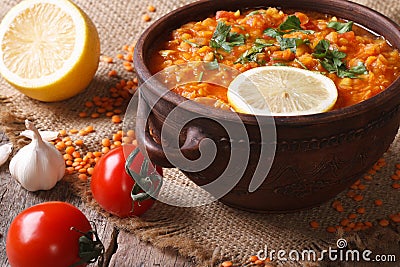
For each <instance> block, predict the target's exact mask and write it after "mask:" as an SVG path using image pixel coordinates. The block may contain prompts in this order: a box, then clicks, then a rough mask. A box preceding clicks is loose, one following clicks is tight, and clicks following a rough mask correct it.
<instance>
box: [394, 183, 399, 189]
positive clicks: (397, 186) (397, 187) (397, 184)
mask: <svg viewBox="0 0 400 267" xmlns="http://www.w3.org/2000/svg"><path fill="white" fill-rule="evenodd" d="M392 187H393V188H394V189H399V188H400V183H393V184H392Z"/></svg>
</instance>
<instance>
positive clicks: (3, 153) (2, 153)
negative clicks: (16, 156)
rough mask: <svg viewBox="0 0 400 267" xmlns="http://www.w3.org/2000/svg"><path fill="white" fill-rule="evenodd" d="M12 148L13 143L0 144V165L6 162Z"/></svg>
mask: <svg viewBox="0 0 400 267" xmlns="http://www.w3.org/2000/svg"><path fill="white" fill-rule="evenodd" d="M12 149H13V145H12V144H11V143H8V144H3V145H1V146H0V166H1V165H3V164H4V163H6V161H7V159H8V157H9V156H10V155H11V152H12Z"/></svg>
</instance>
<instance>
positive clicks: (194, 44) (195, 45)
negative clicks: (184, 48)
mask: <svg viewBox="0 0 400 267" xmlns="http://www.w3.org/2000/svg"><path fill="white" fill-rule="evenodd" d="M182 41H184V42H185V43H188V44H190V45H191V46H192V47H202V45H199V44H196V43H195V42H192V41H189V40H188V39H182Z"/></svg>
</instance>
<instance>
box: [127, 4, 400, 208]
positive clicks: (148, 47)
mask: <svg viewBox="0 0 400 267" xmlns="http://www.w3.org/2000/svg"><path fill="white" fill-rule="evenodd" d="M260 7H265V8H266V7H278V8H282V9H283V10H286V9H290V10H302V11H316V12H320V13H325V14H330V15H335V16H337V17H340V18H343V19H348V20H351V21H354V22H356V23H358V24H360V25H363V26H364V27H366V28H367V29H369V30H371V31H373V32H375V33H377V34H379V35H382V36H384V37H385V38H386V39H387V40H388V42H390V44H391V45H392V46H394V47H395V48H397V49H400V27H399V26H398V25H397V24H396V23H394V22H392V21H391V20H390V19H388V18H386V17H385V16H383V15H382V14H380V13H378V12H376V11H374V10H371V9H370V8H367V7H365V6H362V5H359V4H356V3H353V2H348V1H343V0H319V1H314V0H297V1H282V0H253V1H242V0H225V1H214V0H203V1H198V2H195V3H192V4H189V5H186V6H184V7H181V8H179V9H176V10H174V11H172V12H171V13H169V14H167V15H166V16H164V17H162V18H161V19H159V20H158V21H156V22H155V23H153V24H152V25H151V26H150V27H149V28H148V29H147V30H146V31H144V32H143V34H142V35H141V37H140V39H139V40H138V42H137V44H136V47H135V55H134V65H135V69H136V71H137V75H138V77H139V79H140V81H141V82H144V81H147V80H149V78H150V77H151V76H152V75H153V74H152V73H151V72H150V66H151V64H152V62H151V60H150V58H151V54H152V53H154V49H155V48H156V46H155V44H157V43H159V42H161V41H162V40H165V38H167V36H168V34H169V33H170V32H171V31H172V30H174V29H176V28H179V27H180V26H181V25H183V24H184V23H186V22H189V21H198V20H203V19H205V18H206V17H208V16H210V15H212V14H215V12H216V11H218V10H229V11H236V10H238V9H241V10H243V9H249V8H250V9H251V8H260ZM162 87H163V86H162V85H160V84H158V83H149V84H148V85H147V86H146V90H142V91H141V94H140V98H141V99H142V100H144V103H149V102H152V101H156V103H155V105H154V106H153V105H151V112H150V115H149V116H148V117H147V118H146V131H144V133H143V134H139V135H138V141H139V142H140V143H141V144H142V145H143V146H144V147H145V148H146V150H147V152H148V155H149V157H150V158H151V160H152V161H154V162H155V163H156V164H159V165H161V166H163V167H178V168H180V169H183V170H184V171H183V172H184V173H185V175H187V177H189V178H190V179H191V180H192V181H194V182H195V183H196V184H198V185H206V184H210V183H211V182H213V181H215V180H216V179H218V178H219V177H220V175H221V174H222V173H223V172H224V170H225V169H226V168H227V166H228V164H229V160H230V157H231V155H233V154H234V155H237V154H239V155H240V154H241V153H243V155H246V153H247V152H248V151H246V149H250V153H249V159H248V160H247V158H244V161H246V163H247V164H246V167H245V168H244V170H243V171H244V173H242V174H240V177H239V178H240V180H239V181H238V183H237V184H236V185H235V186H234V187H233V188H232V189H231V190H229V192H228V193H227V194H226V195H224V196H223V197H222V198H221V199H220V201H222V202H223V203H225V204H227V205H230V206H233V207H236V208H240V209H244V210H248V211H254V212H288V211H294V210H299V209H304V208H308V207H312V206H315V205H318V204H320V203H323V202H326V201H328V200H330V199H332V198H333V197H335V196H336V195H337V194H338V193H340V192H342V191H343V190H344V189H346V188H348V187H349V186H350V185H351V184H352V183H354V181H356V180H357V179H359V178H360V177H362V175H363V174H365V173H366V172H367V171H368V170H369V169H370V168H371V167H372V166H373V165H374V163H375V162H376V161H377V160H378V159H379V158H380V157H381V156H382V155H383V153H384V152H385V151H386V150H387V149H388V148H389V146H390V144H391V143H392V142H393V140H394V138H395V135H396V133H397V131H398V128H399V119H400V116H399V104H400V79H397V80H396V81H395V82H394V83H392V84H391V85H390V86H389V87H388V88H387V89H386V90H385V91H383V92H382V93H380V94H378V95H376V96H375V97H372V98H370V99H368V100H366V101H364V102H361V103H359V104H356V105H353V106H350V107H346V108H342V109H338V110H333V111H330V112H326V113H321V114H315V115H307V116H294V117H274V118H272V119H273V121H274V124H275V129H276V143H275V145H276V150H275V155H274V158H273V161H272V166H271V168H270V170H269V172H268V175H267V176H266V177H264V178H265V179H264V182H263V183H262V184H261V185H260V186H259V187H258V188H257V189H256V190H255V191H252V190H249V185H250V184H251V180H252V178H253V174H254V172H255V170H256V168H257V165H258V164H259V163H260V164H261V165H262V164H264V163H265V164H268V162H266V161H265V162H263V161H261V162H260V152H262V149H263V146H262V145H263V144H262V142H261V140H260V125H262V124H268V123H270V122H271V118H261V119H260V118H256V117H255V116H253V115H245V114H236V113H234V112H230V111H224V110H218V109H214V108H210V107H206V106H203V105H201V104H198V103H195V102H194V101H189V102H188V101H187V100H186V99H185V98H183V97H181V96H179V95H177V94H175V93H172V92H168V93H166V94H165V91H164V90H165V88H162ZM184 102H185V103H186V104H185V105H182V103H184ZM188 103H189V104H188ZM145 105H146V104H145ZM177 107H178V108H177ZM148 108H149V107H148ZM173 110H174V116H173V118H172V119H170V120H169V121H168V123H167V122H166V121H165V120H166V118H167V117H168V115H169V114H171V111H173ZM238 116H239V118H240V123H239V122H238V121H237V117H238ZM170 117H171V116H170ZM188 117H192V118H195V119H193V120H191V121H189V122H187V123H185V125H184V126H183V127H182V130H181V131H179V133H178V135H179V146H180V148H177V147H176V146H175V148H171V150H172V151H174V149H175V151H177V152H182V154H183V155H184V156H185V157H186V158H188V159H189V160H192V161H193V160H196V159H198V158H199V156H200V155H201V153H200V151H199V147H200V143H201V141H202V140H203V141H204V140H208V141H212V142H213V143H214V147H215V148H216V155H215V157H214V160H213V161H212V163H211V164H210V165H209V166H208V167H206V168H204V169H203V170H196V171H191V169H190V166H189V167H188V165H185V164H183V165H182V166H174V165H177V164H171V162H170V160H169V159H167V158H166V156H165V149H166V147H168V144H163V146H161V145H160V140H161V129H162V127H163V126H165V127H164V128H163V131H165V132H166V133H165V134H166V135H168V134H169V133H168V131H170V132H171V134H175V133H173V132H174V130H173V129H174V128H175V127H178V126H179V125H180V124H181V123H182V121H184V118H188ZM264 117H267V116H264ZM167 124H168V125H167ZM175 124H176V125H175ZM235 124H238V125H237V127H241V126H242V125H244V127H245V129H246V131H247V133H248V135H247V136H246V138H247V137H248V140H249V144H250V145H249V146H248V147H246V148H245V150H243V151H242V150H241V149H242V148H241V147H240V145H234V144H237V143H240V141H241V140H240V138H239V139H237V138H236V139H235V138H232V136H230V135H228V134H227V131H226V126H227V125H228V126H229V127H233V128H234V127H235ZM239 124H241V125H239ZM246 138H245V139H246ZM170 146H173V145H172V144H171V145H170ZM176 149H179V150H176ZM262 160H268V159H262ZM193 164H195V163H193ZM178 165H179V164H178ZM189 165H190V164H189ZM238 173H240V170H238ZM232 177H233V176H232ZM211 191H212V190H211ZM250 191H252V192H250Z"/></svg>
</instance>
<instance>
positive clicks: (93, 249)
mask: <svg viewBox="0 0 400 267" xmlns="http://www.w3.org/2000/svg"><path fill="white" fill-rule="evenodd" d="M92 225H93V227H94V230H90V231H88V232H82V231H80V230H79V229H76V228H75V227H71V230H74V231H76V232H78V233H81V234H82V236H81V237H79V258H81V260H79V261H78V262H75V263H74V264H72V265H71V266H69V267H76V266H79V265H82V264H86V263H94V262H96V261H97V260H99V266H101V265H102V264H101V262H102V261H103V255H104V245H103V243H102V242H101V240H100V238H99V236H98V234H97V229H96V225H95V224H94V223H92Z"/></svg>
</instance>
